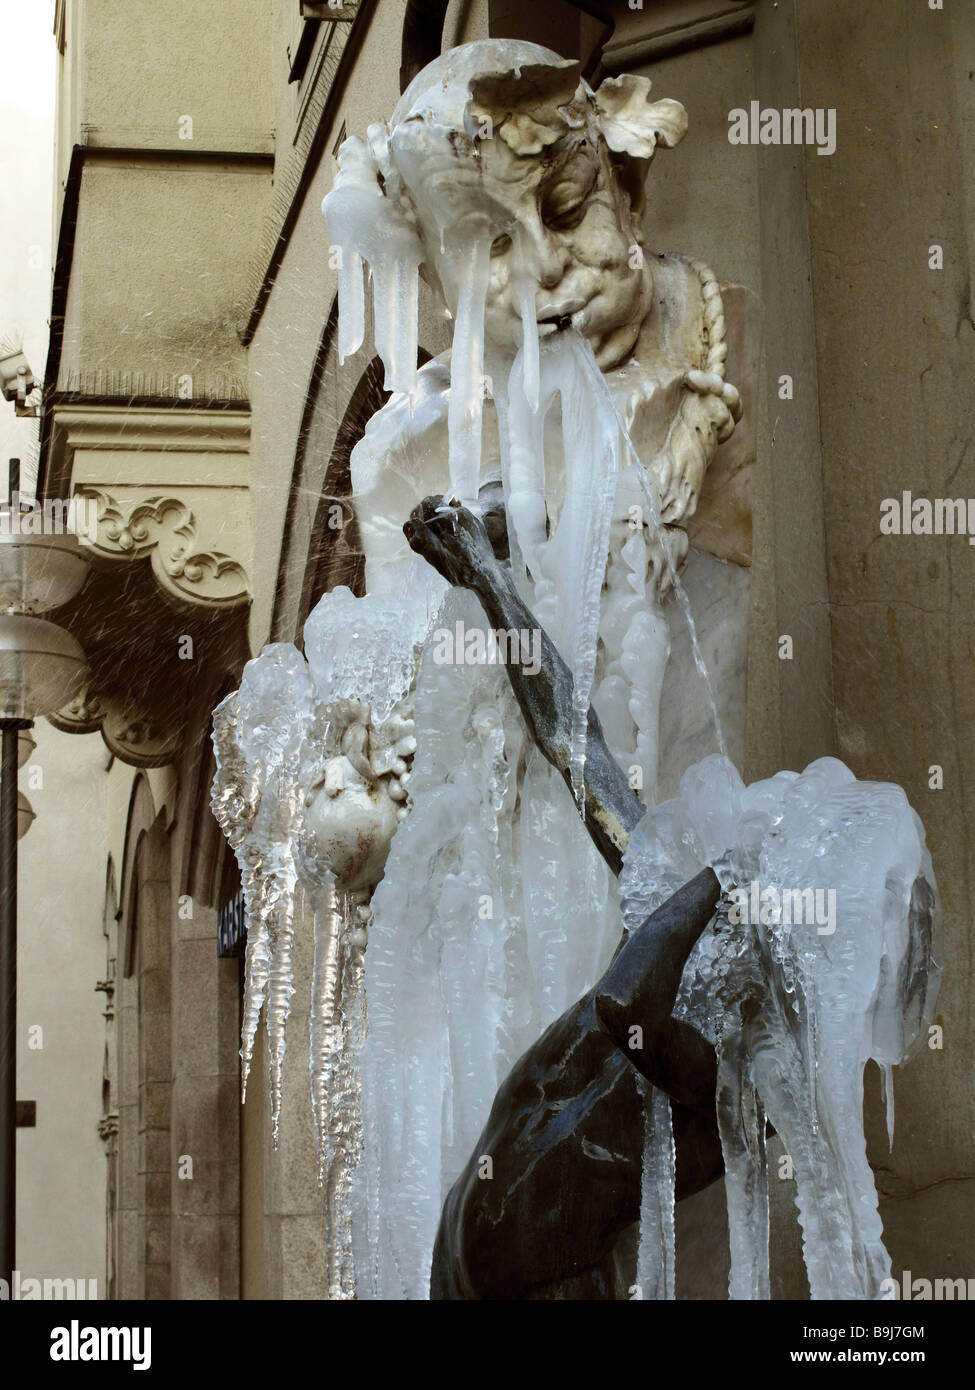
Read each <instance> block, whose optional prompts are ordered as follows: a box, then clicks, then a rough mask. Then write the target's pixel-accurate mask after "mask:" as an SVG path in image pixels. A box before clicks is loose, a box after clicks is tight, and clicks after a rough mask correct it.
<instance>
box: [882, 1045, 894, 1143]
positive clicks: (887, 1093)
mask: <svg viewBox="0 0 975 1390" xmlns="http://www.w3.org/2000/svg"><path fill="white" fill-rule="evenodd" d="M881 1070H882V1072H883V1074H884V1099H885V1101H886V1109H887V1147H888V1148H889V1149H891V1150H892V1149H893V1147H894V1068H893V1067H892V1066H891V1065H890V1063H889V1062H885V1063H884V1064H883V1065H882V1067H881Z"/></svg>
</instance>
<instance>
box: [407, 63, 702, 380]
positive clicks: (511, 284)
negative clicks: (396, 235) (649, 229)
mask: <svg viewBox="0 0 975 1390" xmlns="http://www.w3.org/2000/svg"><path fill="white" fill-rule="evenodd" d="M686 129H687V115H686V112H685V111H684V108H683V107H682V106H681V105H680V103H679V102H676V101H670V100H663V101H651V100H650V83H649V81H648V80H647V79H645V78H637V77H623V78H614V79H611V80H610V81H608V82H605V83H603V85H602V86H601V87H600V89H599V92H598V93H597V94H593V93H592V92H591V91H590V89H589V88H588V86H587V85H586V84H585V83H584V82H581V81H580V80H579V70H578V65H577V64H576V63H573V62H569V61H564V60H561V59H559V58H558V57H557V55H555V54H552V53H550V52H548V51H547V50H544V49H540V48H538V47H536V46H535V45H534V44H521V43H514V42H505V43H502V44H469V45H466V46H465V47H463V48H460V49H454V50H452V51H451V52H450V53H447V54H445V55H444V56H443V57H442V58H440V59H438V60H437V61H436V62H434V63H431V64H430V66H429V67H428V68H426V69H424V71H423V72H422V73H421V74H420V75H419V76H418V77H417V78H416V80H415V81H414V83H413V84H412V86H411V87H410V88H409V90H408V91H407V92H406V93H405V94H404V96H403V98H402V100H401V101H400V103H399V105H398V106H397V108H396V111H395V112H394V114H393V118H392V121H391V122H390V135H389V143H388V146H387V149H388V151H389V153H390V156H391V157H392V159H393V160H394V161H395V164H396V166H397V168H398V169H399V170H400V171H401V172H402V175H403V179H404V184H405V187H406V189H407V195H408V197H409V200H410V203H411V205H412V207H413V210H414V212H415V215H416V221H417V225H418V229H419V232H420V237H421V240H422V243H423V248H424V253H425V258H426V259H425V263H426V265H427V267H428V269H429V270H431V271H433V272H435V274H436V276H437V278H438V279H439V282H440V285H441V287H442V289H443V291H444V295H445V297H446V299H447V303H448V304H449V305H450V307H451V309H452V310H453V311H454V312H455V314H456V310H457V304H458V300H459V298H460V292H461V286H460V285H459V283H458V277H457V270H458V265H459V262H458V260H457V258H456V256H454V255H452V254H451V253H452V251H453V249H454V247H455V246H456V245H460V244H462V243H463V241H464V239H465V238H467V237H469V236H470V234H471V232H472V230H474V229H475V227H476V226H477V225H478V224H481V225H484V224H486V225H487V226H488V227H489V229H490V232H491V249H490V254H491V269H490V281H489V287H488V293H487V300H486V312H485V334H486V337H487V338H488V339H489V340H490V341H491V342H492V343H493V344H494V345H495V346H496V347H497V348H500V349H502V350H507V351H508V352H509V353H511V354H513V353H514V352H516V351H517V349H518V348H519V347H520V346H521V343H522V304H523V297H524V295H525V293H526V291H527V293H529V294H530V295H531V296H532V297H533V300H534V309H535V318H536V321H537V323H538V325H539V327H538V332H539V336H540V337H544V336H545V335H546V334H550V333H554V332H556V331H557V330H558V325H559V323H560V322H561V321H564V320H565V319H568V320H570V321H571V323H572V324H573V326H574V327H575V328H577V329H578V331H579V332H580V333H582V334H583V336H584V337H586V338H588V339H589V340H590V341H591V343H592V346H593V350H594V352H595V354H596V360H597V361H598V363H599V365H600V367H602V368H603V369H604V370H609V369H611V368H613V367H617V366H619V365H621V363H622V362H624V361H625V360H626V358H627V357H628V356H629V355H630V353H631V352H632V351H633V348H634V346H635V345H636V341H637V338H638V336H639V333H640V329H641V327H642V325H643V321H644V320H645V318H646V316H647V314H648V312H649V309H650V304H651V298H652V292H653V281H652V276H651V272H650V267H649V265H648V264H647V262H646V260H645V258H644V256H643V255H642V250H641V248H642V245H643V239H644V237H643V222H642V214H643V184H644V180H645V177H646V173H647V167H648V165H649V162H650V160H651V158H652V157H653V153H654V149H655V147H656V145H657V144H658V143H660V144H663V145H665V146H668V147H671V146H673V145H676V144H677V142H678V141H679V140H680V139H681V138H682V137H683V135H684V133H685V131H686ZM445 232H447V234H448V235H449V239H450V241H451V242H453V243H454V246H451V245H449V244H448V243H447V240H446V239H445Z"/></svg>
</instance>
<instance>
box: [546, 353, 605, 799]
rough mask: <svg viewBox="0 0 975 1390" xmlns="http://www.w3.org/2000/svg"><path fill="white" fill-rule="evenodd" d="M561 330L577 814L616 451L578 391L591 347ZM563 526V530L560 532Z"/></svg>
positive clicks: (564, 540) (562, 539)
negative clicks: (563, 337)
mask: <svg viewBox="0 0 975 1390" xmlns="http://www.w3.org/2000/svg"><path fill="white" fill-rule="evenodd" d="M566 336H567V344H568V354H569V356H568V361H569V362H571V364H572V366H571V369H570V371H569V373H568V376H567V379H566V380H563V382H562V386H561V396H562V437H563V448H564V452H565V466H566V502H565V506H564V507H563V514H562V517H560V519H559V535H558V541H559V545H560V548H562V554H563V556H565V557H566V559H568V558H569V557H570V556H571V557H572V561H570V563H574V565H575V572H574V574H573V570H572V569H569V571H568V574H566V575H565V578H566V579H570V576H572V577H573V578H574V580H575V587H576V594H575V598H576V603H575V604H572V601H571V597H570V598H569V599H568V602H567V604H566V607H567V608H568V610H569V611H568V615H567V616H568V622H565V623H563V629H562V631H563V637H564V640H565V642H566V649H567V651H568V652H569V653H570V657H569V664H570V666H571V668H572V680H573V688H572V742H571V748H570V754H569V767H570V772H571V778H572V792H573V795H574V797H575V800H576V805H577V806H578V808H579V811H580V814H583V813H584V810H585V781H584V777H585V761H586V741H587V735H588V723H589V701H590V696H591V694H592V683H593V677H594V675H595V670H596V641H597V635H598V632H599V610H600V600H601V597H602V587H603V577H604V575H605V573H606V557H607V554H608V551H609V529H610V523H611V521H612V516H613V501H614V498H615V496H616V479H617V476H618V474H619V463H620V449H619V435H618V432H617V430H616V429H615V428H614V422H613V416H612V415H609V414H607V412H606V411H605V409H603V410H597V409H594V404H595V403H594V402H593V401H592V400H591V399H590V398H589V396H588V393H587V392H586V391H585V390H584V389H583V382H584V381H585V376H586V365H587V362H588V361H590V360H591V361H592V364H593V366H594V367H595V366H596V362H595V358H594V357H592V349H591V348H589V347H588V344H585V345H584V339H583V338H582V337H581V336H580V335H579V334H578V333H577V332H576V331H575V330H572V331H571V333H570V334H569V335H566ZM596 370H597V372H598V371H599V369H598V367H596ZM600 376H601V373H600ZM567 522H568V524H566V523H567ZM563 526H565V530H566V532H567V533H568V534H567V535H564V534H563ZM571 582H572V581H571V579H570V583H571ZM570 594H571V590H570ZM567 629H568V630H567Z"/></svg>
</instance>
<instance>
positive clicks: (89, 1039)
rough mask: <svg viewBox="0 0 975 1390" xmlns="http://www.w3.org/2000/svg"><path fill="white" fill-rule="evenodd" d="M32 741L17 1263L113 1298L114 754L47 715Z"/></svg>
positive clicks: (24, 776)
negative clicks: (31, 1112)
mask: <svg viewBox="0 0 975 1390" xmlns="http://www.w3.org/2000/svg"><path fill="white" fill-rule="evenodd" d="M33 735H34V737H35V739H36V740H37V748H36V749H35V750H34V753H33V754H32V756H31V758H30V761H29V762H28V763H27V764H26V765H25V766H24V767H23V768H22V769H21V772H20V777H19V785H20V789H21V790H22V791H23V793H24V794H25V795H26V796H27V799H28V800H29V801H30V803H31V806H32V807H33V810H34V813H35V816H36V819H35V820H34V822H33V824H32V825H31V828H30V830H29V831H28V832H27V834H26V835H25V836H24V838H23V839H22V840H21V841H20V846H19V848H20V862H19V871H18V890H19V902H18V945H19V960H18V1030H17V1052H18V1056H17V1096H18V1099H20V1100H33V1101H36V1102H37V1127H36V1128H35V1129H20V1130H18V1132H17V1167H18V1175H17V1178H18V1182H17V1265H18V1268H19V1269H20V1271H21V1275H22V1277H24V1278H26V1277H32V1278H39V1279H44V1278H51V1279H66V1278H67V1279H76V1280H79V1279H85V1280H88V1279H95V1280H97V1281H98V1296H99V1297H100V1298H104V1296H105V1150H104V1146H103V1143H102V1140H101V1138H100V1137H99V1134H98V1130H97V1125H98V1121H99V1120H100V1119H101V1117H102V1072H103V1064H104V1051H105V1019H104V1017H103V1013H104V1010H105V1008H106V996H105V995H104V994H99V993H96V992H95V984H96V982H97V981H98V980H101V979H104V978H105V970H106V961H105V957H106V951H105V944H106V943H105V936H104V931H103V904H104V896H105V863H106V842H105V804H106V781H107V778H106V773H105V767H106V763H107V761H108V750H107V749H106V748H105V745H104V744H103V743H102V741H101V739H100V738H98V737H96V736H94V735H88V736H85V737H77V736H73V735H70V734H64V733H60V732H59V731H58V730H57V729H54V728H52V726H51V725H50V724H48V723H47V721H46V720H40V721H38V723H37V724H36V725H35V728H34V731H33ZM39 778H40V779H43V785H42V786H39V785H37V783H38V780H39ZM38 1027H39V1028H40V1029H41V1030H42V1033H41V1035H40V1036H39V1035H38V1034H36V1033H32V1032H31V1030H32V1029H35V1028H38ZM32 1038H33V1040H34V1042H35V1043H36V1041H38V1038H39V1040H40V1041H41V1042H42V1043H43V1046H41V1047H39V1048H38V1047H36V1046H32V1045H31V1039H32Z"/></svg>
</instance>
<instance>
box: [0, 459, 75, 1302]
mask: <svg viewBox="0 0 975 1390" xmlns="http://www.w3.org/2000/svg"><path fill="white" fill-rule="evenodd" d="M19 493H20V460H19V459H11V460H10V502H9V503H8V505H7V507H6V508H0V734H2V737H0V1277H2V1278H4V1279H6V1280H7V1281H8V1287H12V1281H13V1272H14V1269H15V1267H16V1247H15V1234H16V1219H17V839H18V819H19V816H18V793H17V767H18V763H19V760H20V756H19V755H20V747H19V743H20V737H21V732H22V731H23V730H26V729H29V728H30V727H31V725H32V723H33V721H34V720H35V719H36V718H38V717H39V716H40V715H43V714H49V713H51V711H52V710H55V709H59V708H60V707H61V705H64V704H67V703H68V701H70V700H71V699H73V698H74V696H75V695H76V694H77V693H78V691H79V689H80V688H81V685H82V683H83V681H84V676H85V655H84V652H83V651H82V650H81V647H80V646H79V645H78V643H77V642H76V641H75V639H74V638H73V637H72V636H71V634H70V633H69V632H67V631H65V629H64V628H61V627H58V626H57V625H56V624H55V623H50V622H47V621H45V620H44V619H42V618H38V617H36V616H35V615H36V614H37V613H43V612H47V611H48V610H50V609H53V608H58V607H60V605H61V604H63V603H67V601H68V600H69V599H71V598H73V597H74V596H75V594H77V593H78V591H79V589H80V588H81V586H82V584H83V583H84V581H85V577H86V575H87V573H88V562H87V559H86V558H85V556H84V554H83V553H82V551H81V547H80V545H79V543H78V540H77V538H76V537H75V536H72V535H69V534H67V533H65V532H62V533H61V534H59V535H44V534H41V535H35V534H33V531H32V532H31V533H30V534H24V533H22V532H21V528H20V522H21V517H20V501H19ZM34 519H35V521H36V513H35V517H34ZM4 522H6V525H4ZM25 804H26V799H25ZM26 809H27V811H28V812H29V811H30V807H29V806H27V808H26ZM26 824H29V821H27V822H26ZM25 828H26V825H25Z"/></svg>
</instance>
